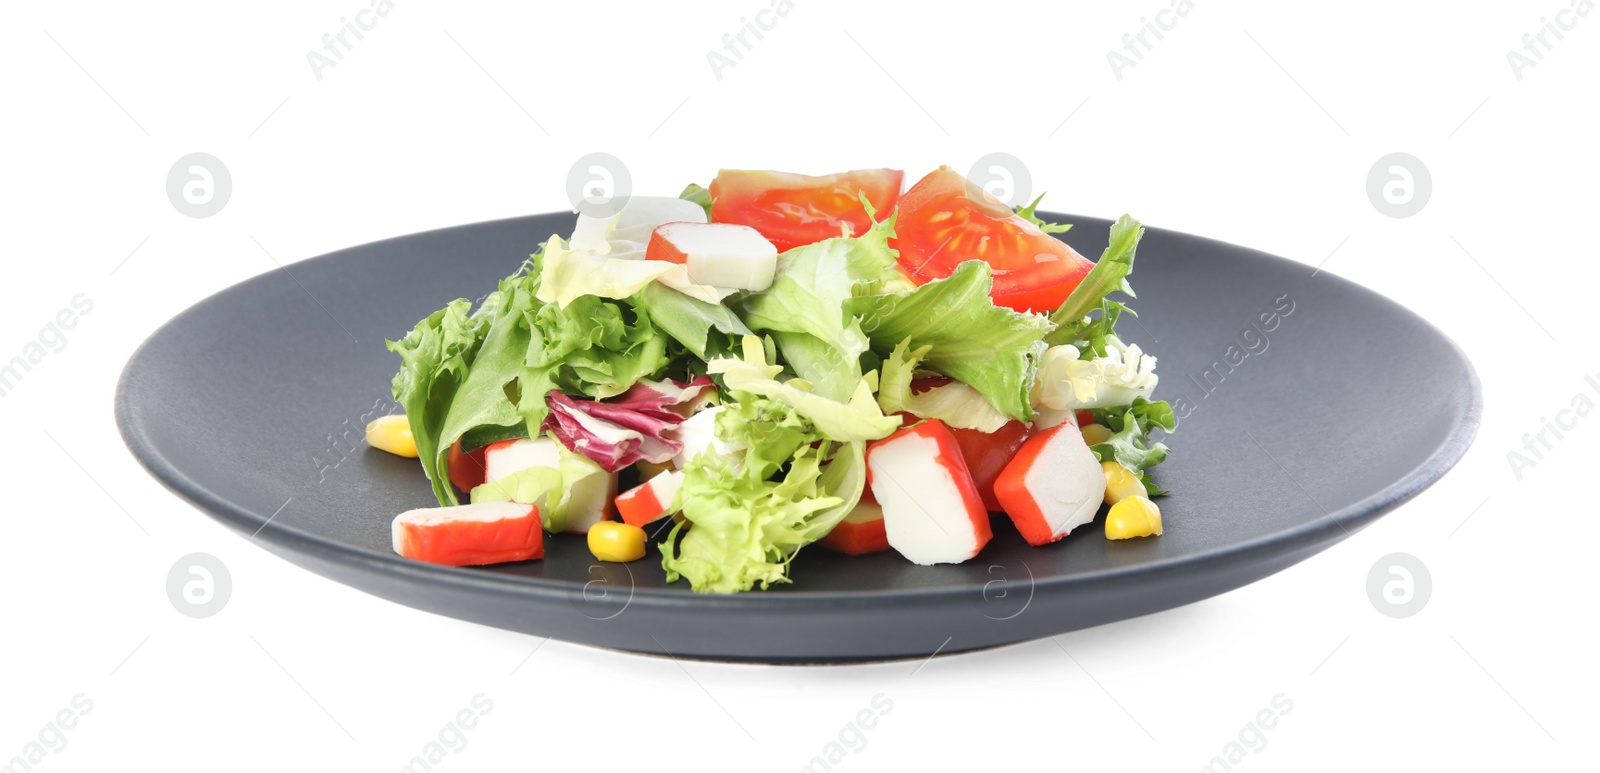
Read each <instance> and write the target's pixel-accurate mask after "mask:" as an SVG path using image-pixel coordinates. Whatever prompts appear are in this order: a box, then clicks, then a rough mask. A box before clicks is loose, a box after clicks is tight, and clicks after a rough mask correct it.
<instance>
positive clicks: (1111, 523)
mask: <svg viewBox="0 0 1600 773" xmlns="http://www.w3.org/2000/svg"><path fill="white" fill-rule="evenodd" d="M1160 533H1161V508H1159V507H1156V503H1154V502H1151V501H1150V500H1149V499H1148V498H1145V497H1142V496H1139V497H1128V498H1127V499H1124V500H1122V501H1121V502H1118V503H1116V504H1114V505H1112V506H1111V512H1108V513H1106V539H1132V538H1134V537H1148V536H1150V535H1152V534H1160Z"/></svg>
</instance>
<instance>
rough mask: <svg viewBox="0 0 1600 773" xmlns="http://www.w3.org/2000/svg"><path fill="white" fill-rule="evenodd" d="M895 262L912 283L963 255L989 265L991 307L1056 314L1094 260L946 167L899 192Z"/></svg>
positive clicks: (949, 268) (940, 273)
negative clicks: (909, 188) (900, 195)
mask: <svg viewBox="0 0 1600 773" xmlns="http://www.w3.org/2000/svg"><path fill="white" fill-rule="evenodd" d="M895 233H896V238H895V239H892V240H890V242H889V244H890V246H892V247H895V248H896V249H898V250H899V251H900V265H901V266H902V267H903V268H905V270H906V272H907V273H909V274H910V275H911V279H912V281H914V282H916V283H917V284H923V283H925V282H929V281H932V280H934V279H943V278H945V277H947V276H950V275H951V274H952V273H954V272H955V270H956V266H958V265H960V264H961V263H963V262H965V261H968V260H983V261H986V262H988V264H989V267H990V268H991V269H992V272H993V276H994V287H993V289H992V290H990V292H989V297H991V298H993V299H994V302H995V304H997V305H1000V306H1006V307H1009V308H1013V309H1016V310H1017V311H1033V312H1040V313H1049V312H1051V311H1055V309H1056V307H1058V306H1060V305H1061V302H1062V301H1065V300H1066V299H1067V296H1068V295H1070V294H1071V293H1072V290H1073V288H1075V287H1077V286H1078V283H1079V282H1081V281H1083V277H1084V275H1086V274H1088V273H1089V269H1092V268H1094V264H1093V263H1091V262H1090V261H1089V260H1088V259H1087V258H1085V257H1083V256H1082V255H1079V254H1078V253H1077V252H1076V251H1075V250H1073V249H1072V248H1071V247H1068V246H1067V244H1066V242H1063V241H1061V240H1059V239H1057V238H1055V237H1054V236H1051V235H1050V234H1047V233H1045V232H1044V231H1041V230H1039V227H1038V226H1036V225H1034V224H1033V223H1031V222H1029V221H1028V220H1027V219H1026V218H1023V217H1021V216H1020V215H1018V214H1017V213H1015V212H1013V211H1012V210H1011V208H1010V207H1008V206H1006V205H1005V203H1004V202H1002V201H1000V200H999V199H996V198H995V197H993V196H991V195H989V193H988V192H986V191H984V190H982V189H981V188H979V187H978V186H976V185H973V184H972V183H970V182H968V181H967V179H966V178H965V177H962V176H961V174H960V173H959V172H957V171H955V170H953V169H951V168H950V167H948V166H941V167H939V168H938V169H935V170H934V171H932V172H929V173H928V176H927V177H924V178H922V179H921V180H919V181H918V182H917V184H916V185H913V186H911V190H909V191H906V195H904V196H902V197H900V216H899V219H897V220H896V221H895Z"/></svg>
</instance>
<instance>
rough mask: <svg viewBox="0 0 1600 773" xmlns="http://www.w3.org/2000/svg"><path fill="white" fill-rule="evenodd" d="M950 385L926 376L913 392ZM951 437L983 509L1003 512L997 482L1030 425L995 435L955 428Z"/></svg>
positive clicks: (1008, 427) (1017, 423)
mask: <svg viewBox="0 0 1600 773" xmlns="http://www.w3.org/2000/svg"><path fill="white" fill-rule="evenodd" d="M950 381H951V380H950V379H948V378H945V377H943V376H931V377H929V376H925V377H922V378H918V379H914V380H913V381H912V382H911V391H912V392H925V391H927V390H929V389H933V388H934V387H938V386H944V385H945V384H948V383H950ZM906 416H907V417H908V418H907V419H906V423H908V424H909V423H910V422H913V421H917V420H918V419H917V417H915V416H911V415H910V414H906ZM950 434H952V435H955V436H956V445H957V446H960V447H961V458H962V459H963V460H964V461H966V463H967V472H969V473H971V474H972V485H974V486H977V487H978V496H979V497H980V498H981V499H983V506H984V507H986V508H988V509H989V511H990V512H996V513H998V512H1002V511H1003V509H1004V508H1002V507H1000V500H999V499H998V498H997V497H995V494H994V482H995V480H996V479H998V478H999V477H1000V471H1001V470H1004V469H1005V468H1006V465H1007V464H1010V463H1011V460H1012V458H1014V457H1015V456H1016V455H1017V449H1018V448H1021V447H1022V442H1023V441H1024V440H1027V439H1028V425H1026V424H1023V423H1022V422H1020V421H1008V422H1006V423H1005V425H1004V426H1002V427H1001V428H1000V429H997V430H995V431H994V432H980V431H978V430H975V429H961V428H959V427H951V428H950Z"/></svg>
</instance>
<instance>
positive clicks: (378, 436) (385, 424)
mask: <svg viewBox="0 0 1600 773" xmlns="http://www.w3.org/2000/svg"><path fill="white" fill-rule="evenodd" d="M367 445H369V446H372V447H373V448H376V449H378V450H380V451H388V452H389V453H391V454H394V455H395V456H404V457H407V458H410V459H415V458H417V439H416V438H414V437H412V436H411V422H410V421H408V420H406V417H405V414H401V413H397V414H395V415H393V416H379V417H378V418H376V419H373V420H372V423H371V424H368V425H367Z"/></svg>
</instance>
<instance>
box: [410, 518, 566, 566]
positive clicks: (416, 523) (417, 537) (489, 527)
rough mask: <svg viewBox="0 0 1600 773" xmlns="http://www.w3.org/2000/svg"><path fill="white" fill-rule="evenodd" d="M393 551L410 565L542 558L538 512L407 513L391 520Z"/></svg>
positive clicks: (469, 563)
mask: <svg viewBox="0 0 1600 773" xmlns="http://www.w3.org/2000/svg"><path fill="white" fill-rule="evenodd" d="M391 531H392V534H391V536H392V538H393V540H394V552H396V553H399V554H400V555H402V556H405V557H406V558H409V559H412V560H414V561H424V562H427V563H430V564H444V565H445V566H477V565H480V564H499V563H504V562H506V561H528V560H531V559H535V558H543V557H544V527H543V526H542V525H541V524H540V522H539V508H537V507H535V506H533V505H524V504H519V503H517V502H483V503H480V504H475V505H456V506H455V507H426V508H422V509H420V510H407V511H406V512H403V513H401V514H399V515H397V516H395V518H394V524H393V526H392V529H391Z"/></svg>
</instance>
